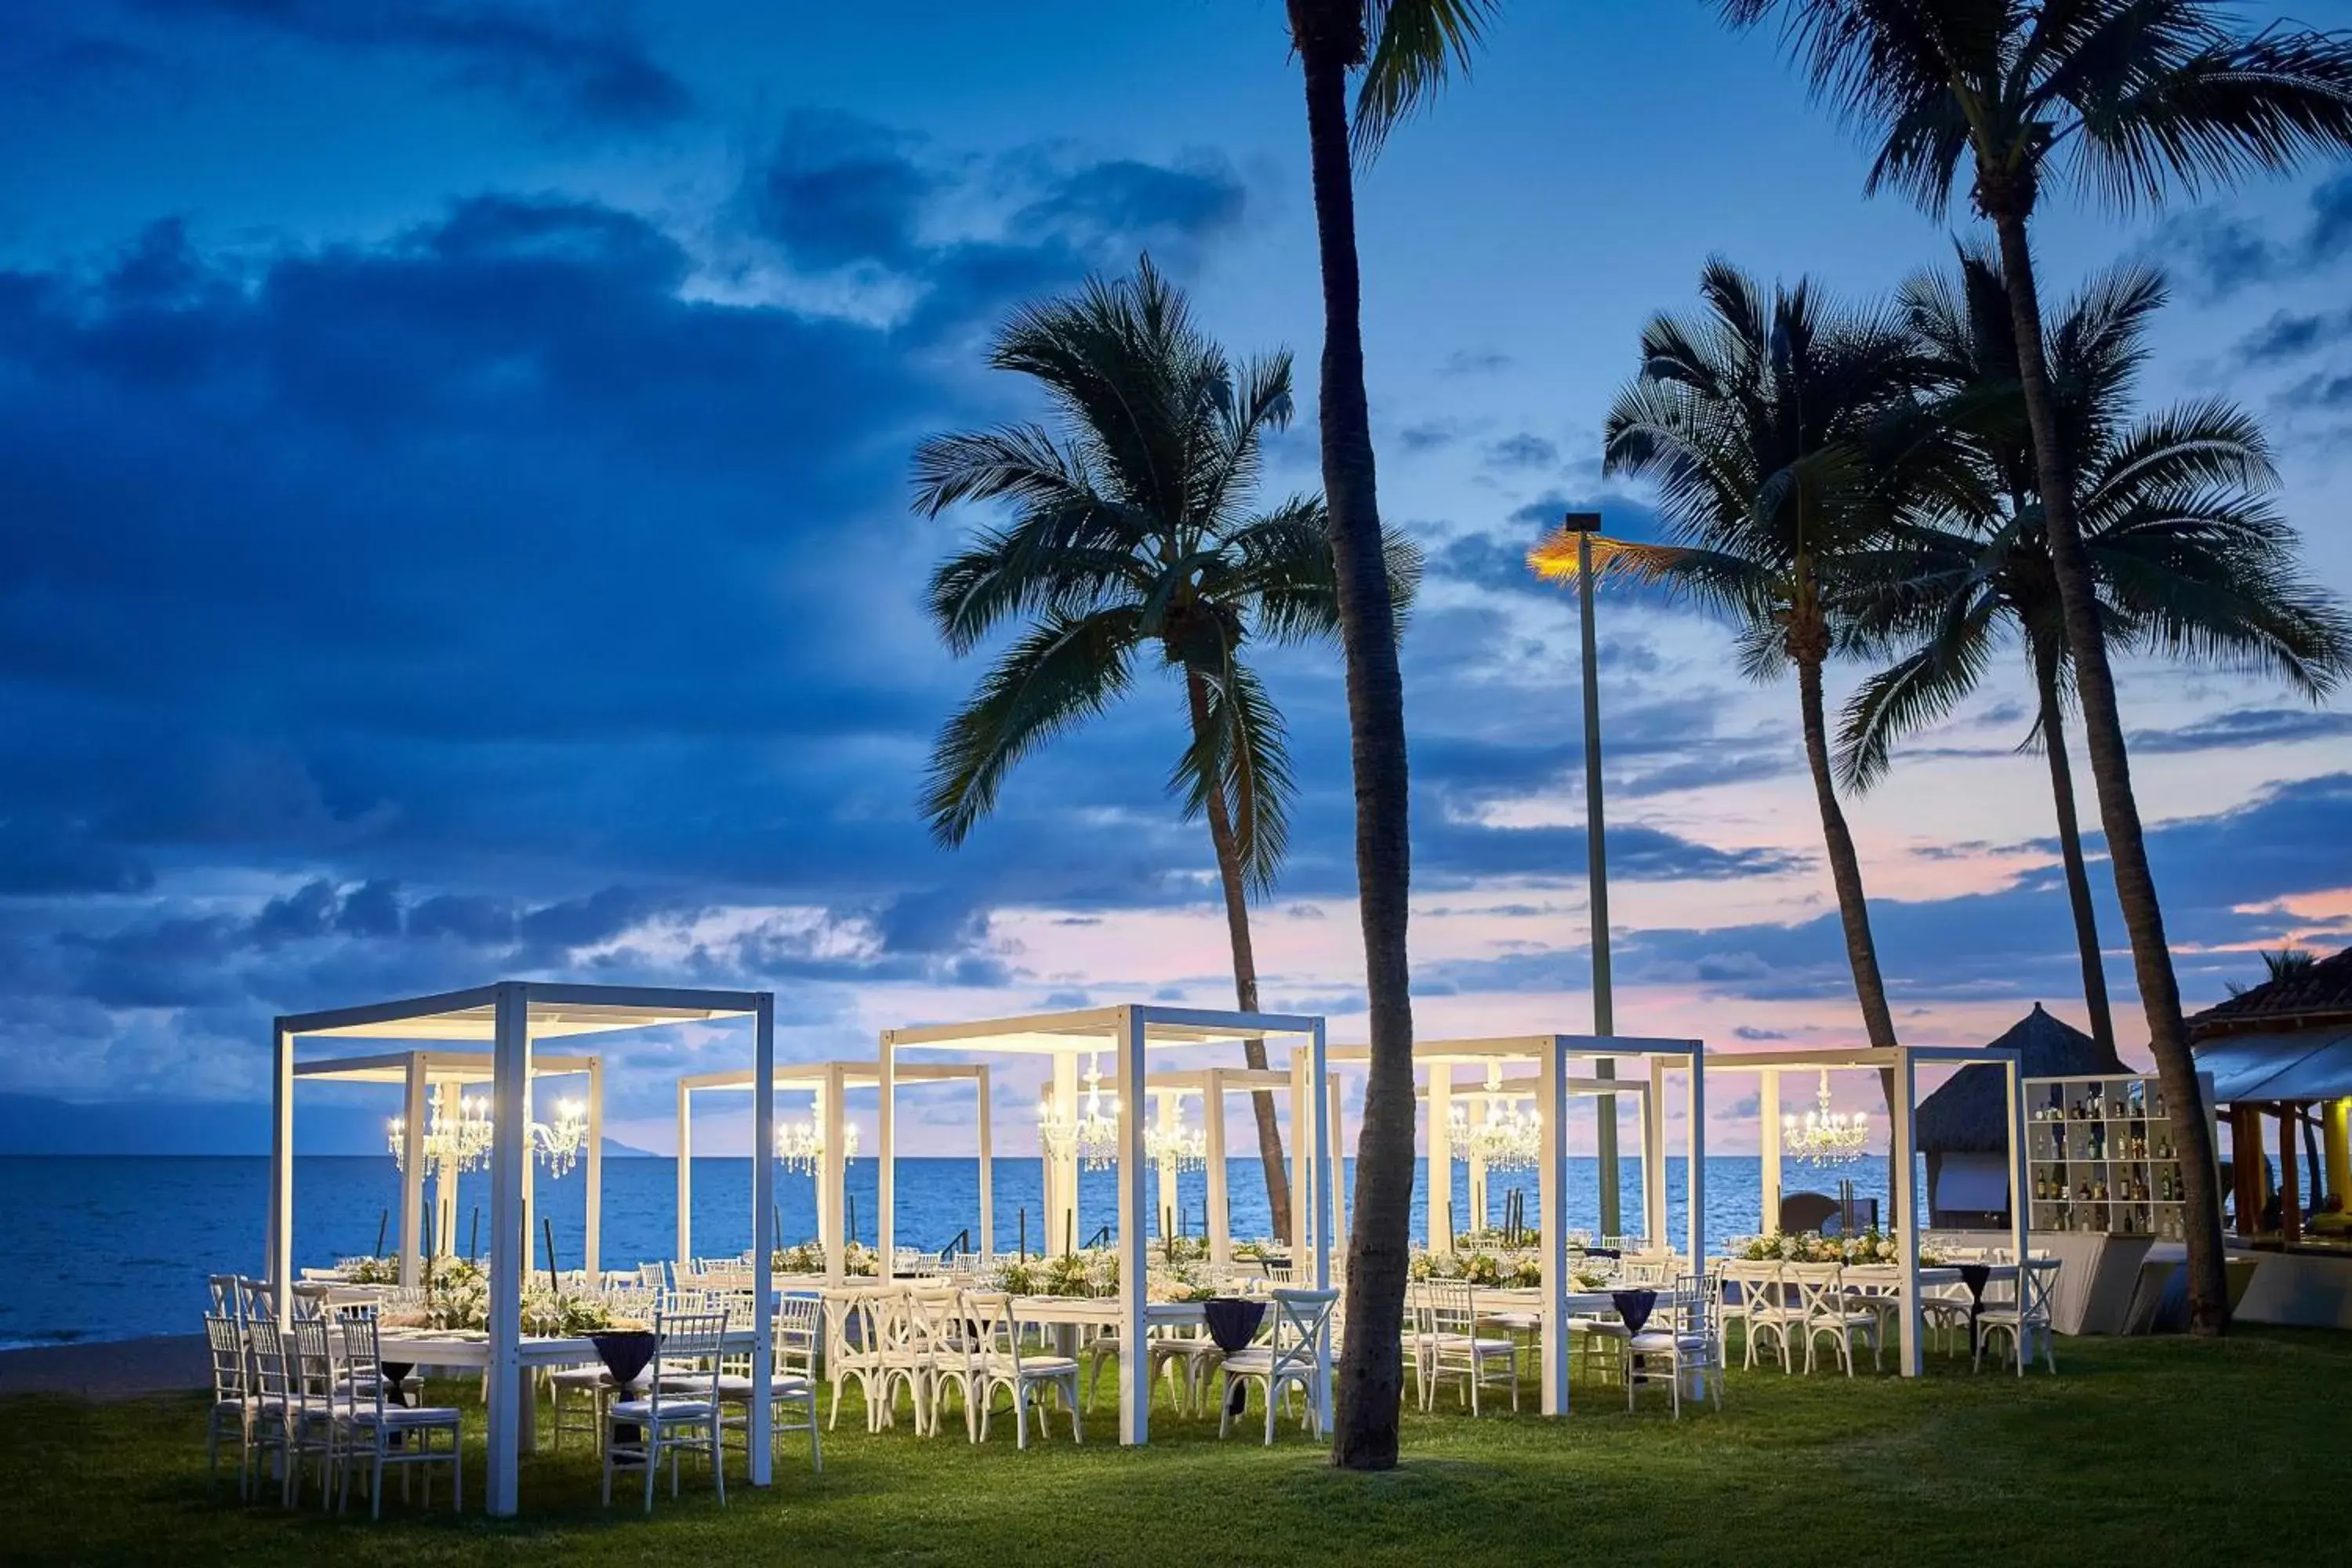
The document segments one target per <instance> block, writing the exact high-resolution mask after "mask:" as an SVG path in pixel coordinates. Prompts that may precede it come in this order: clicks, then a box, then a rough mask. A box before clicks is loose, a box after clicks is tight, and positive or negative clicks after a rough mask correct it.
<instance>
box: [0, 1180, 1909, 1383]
mask: <svg viewBox="0 0 2352 1568" xmlns="http://www.w3.org/2000/svg"><path fill="white" fill-rule="evenodd" d="M1354 1167H1355V1162H1354V1161H1352V1160H1350V1161H1349V1162H1348V1173H1349V1177H1350V1179H1351V1180H1352V1176H1353V1173H1354ZM1684 1168H1685V1160H1684V1159H1683V1158H1681V1157H1680V1156H1674V1157H1670V1158H1669V1159H1668V1160H1667V1162H1666V1181H1667V1203H1666V1208H1667V1225H1668V1228H1669V1231H1670V1233H1671V1234H1672V1235H1674V1236H1677V1237H1678V1236H1681V1235H1683V1234H1684V1231H1685V1226H1686V1224H1687V1219H1686V1213H1687V1210H1686V1205H1685V1202H1684V1198H1683V1194H1684V1191H1685V1184H1684ZM1886 1170H1887V1166H1886V1162H1885V1159H1884V1158H1883V1157H1871V1158H1867V1159H1864V1160H1861V1161H1857V1162H1856V1163H1854V1164H1853V1166H1851V1167H1848V1168H1846V1169H1844V1170H1843V1171H1840V1172H1837V1173H1820V1174H1819V1175H1818V1176H1811V1177H1809V1176H1808V1175H1807V1174H1805V1173H1799V1172H1794V1171H1792V1172H1791V1173H1790V1175H1789V1177H1788V1179H1787V1187H1788V1190H1790V1191H1792V1192H1793V1191H1796V1190H1798V1189H1799V1188H1800V1187H1801V1186H1804V1185H1807V1184H1811V1185H1815V1186H1833V1185H1834V1182H1835V1178H1836V1177H1837V1176H1844V1177H1847V1178H1849V1179H1851V1180H1853V1182H1854V1184H1855V1189H1856V1191H1857V1192H1858V1193H1859V1194H1862V1195H1864V1196H1874V1197H1877V1198H1879V1199H1880V1200H1881V1204H1882V1208H1884V1207H1885V1196H1886ZM1428 1172H1429V1166H1428V1162H1427V1161H1426V1160H1425V1159H1423V1160H1416V1162H1415V1180H1414V1187H1413V1213H1412V1227H1413V1236H1414V1239H1415V1240H1416V1241H1419V1240H1423V1239H1424V1238H1423V1222H1424V1219H1425V1216H1426V1215H1427V1202H1426V1194H1427V1182H1428ZM877 1175H878V1166H877V1162H875V1161H874V1160H871V1159H861V1160H854V1161H852V1162H850V1165H849V1170H848V1173H847V1192H848V1198H849V1202H850V1205H851V1207H852V1209H853V1210H854V1212H855V1223H856V1228H855V1232H854V1234H855V1235H856V1237H859V1238H860V1239H862V1240H865V1241H866V1242H868V1243H871V1242H872V1241H873V1240H874V1239H875V1214H876V1210H875V1200H876V1191H877ZM1532 1176H1533V1173H1532V1172H1524V1171H1523V1172H1515V1173H1496V1174H1495V1175H1494V1176H1493V1177H1491V1178H1490V1180H1489V1184H1488V1185H1489V1206H1490V1208H1491V1210H1492V1215H1491V1217H1492V1219H1493V1220H1494V1221H1496V1222H1499V1221H1500V1219H1501V1218H1502V1215H1503V1208H1504V1204H1505V1202H1506V1201H1507V1200H1506V1194H1508V1193H1510V1192H1512V1191H1514V1190H1518V1191H1523V1192H1525V1194H1526V1197H1525V1200H1524V1202H1525V1204H1526V1206H1527V1209H1528V1215H1529V1217H1530V1218H1532V1217H1533V1214H1534V1209H1535V1203H1536V1194H1535V1184H1534V1182H1533V1180H1532ZM1620 1176H1621V1181H1620V1193H1621V1202H1622V1213H1623V1215H1624V1216H1625V1221H1626V1225H1627V1227H1628V1228H1629V1229H1638V1228H1639V1226H1640V1223H1641V1215H1642V1212H1643V1211H1642V1181H1643V1170H1642V1162H1641V1160H1640V1159H1639V1158H1637V1157H1628V1158H1627V1159H1626V1160H1624V1162H1623V1163H1622V1168H1621V1171H1620ZM1207 1180H1208V1178H1207V1174H1206V1173H1204V1172H1200V1171H1193V1172H1187V1173H1184V1174H1183V1175H1182V1176H1181V1177H1180V1178H1179V1180H1178V1183H1177V1194H1176V1198H1175V1205H1176V1207H1177V1208H1178V1209H1179V1210H1180V1211H1181V1215H1182V1216H1183V1217H1182V1220H1181V1229H1183V1230H1185V1231H1188V1232H1191V1233H1194V1234H1197V1233H1198V1232H1199V1231H1200V1230H1201V1229H1202V1223H1203V1221H1202V1215H1203V1214H1204V1212H1205V1207H1206V1204H1207V1201H1208V1199H1207ZM1760 1180H1761V1176H1760V1169H1759V1162H1758V1160H1757V1157H1756V1156H1755V1155H1752V1154H1747V1155H1738V1154H1729V1155H1725V1154H1718V1155H1711V1156H1709V1157H1708V1159H1707V1163H1706V1219H1707V1235H1708V1237H1709V1245H1710V1247H1711V1248H1713V1247H1720V1246H1721V1244H1722V1242H1723V1240H1724V1239H1725V1238H1727V1237H1733V1236H1741V1235H1748V1234H1752V1233H1753V1232H1755V1231H1757V1230H1758V1229H1759V1228H1761V1225H1760V1220H1761V1214H1760V1210H1759V1183H1760ZM1116 1181H1117V1172H1116V1171H1112V1170H1102V1171H1088V1172H1084V1173H1081V1175H1080V1178H1079V1196H1078V1212H1079V1226H1080V1235H1079V1240H1080V1241H1081V1242H1082V1243H1083V1242H1084V1241H1085V1240H1086V1239H1087V1237H1089V1236H1091V1235H1093V1234H1094V1233H1095V1232H1096V1231H1097V1229H1098V1228H1099V1227H1100V1226H1103V1225H1105V1224H1107V1223H1108V1224H1115V1223H1116V1221H1117V1218H1118V1193H1117V1187H1116ZM1228 1183H1229V1188H1230V1192H1231V1204H1232V1211H1233V1233H1234V1237H1236V1238H1245V1237H1260V1236H1264V1235H1265V1234H1266V1233H1267V1231H1268V1228H1269V1226H1268V1221H1267V1208H1266V1201H1265V1178H1264V1176H1263V1173H1262V1170H1261V1167H1260V1165H1259V1163H1258V1162H1257V1161H1256V1160H1255V1159H1254V1158H1235V1159H1234V1160H1232V1161H1231V1162H1230V1163H1229V1176H1228ZM1468 1183H1469V1177H1468V1172H1467V1168H1466V1167H1465V1166H1462V1165H1459V1164H1457V1165H1456V1166H1455V1167H1454V1205H1455V1210H1454V1212H1455V1213H1456V1215H1462V1214H1464V1213H1465V1212H1466V1210H1467V1207H1468V1202H1469V1198H1468ZM1157 1185H1158V1183H1157V1178H1156V1176H1155V1178H1154V1181H1153V1188H1154V1191H1153V1194H1152V1205H1151V1206H1152V1213H1151V1215H1150V1221H1149V1223H1150V1229H1151V1234H1152V1235H1153V1236H1154V1237H1157V1236H1159V1234H1160V1211H1161V1209H1162V1208H1163V1207H1164V1206H1166V1203H1167V1200H1166V1199H1165V1197H1164V1196H1163V1195H1162V1194H1159V1193H1158V1191H1157ZM814 1189H815V1184H814V1181H813V1180H812V1179H811V1178H809V1177H807V1176H805V1175H794V1174H789V1173H782V1174H780V1175H779V1177H778V1179H777V1182H776V1206H777V1218H778V1221H779V1225H780V1230H779V1235H780V1237H781V1238H782V1241H783V1242H784V1243H785V1244H786V1245H790V1244H792V1243H793V1242H797V1241H801V1240H804V1239H808V1238H811V1237H814V1236H815V1234H816V1196H815V1190H814ZM586 1190H587V1184H586V1177H585V1167H584V1166H583V1167H581V1168H580V1169H576V1170H574V1171H573V1172H572V1173H570V1174H568V1175H565V1176H563V1177H561V1178H550V1177H548V1176H547V1175H546V1174H545V1173H544V1172H541V1173H540V1175H539V1177H538V1179H537V1184H536V1192H537V1198H538V1206H537V1213H536V1214H535V1215H534V1220H537V1219H541V1218H543V1219H545V1220H547V1221H549V1222H551V1224H552V1226H553V1227H554V1232H555V1249H556V1258H557V1262H558V1264H559V1266H560V1267H562V1268H577V1267H579V1266H580V1263H581V1258H582V1251H581V1248H582V1243H583V1237H584V1226H585V1208H584V1199H585V1194H586ZM268 1192H269V1161H268V1158H267V1157H266V1156H260V1155H234V1154H218V1155H205V1154H190V1155H40V1156H28V1155H7V1156H0V1214H5V1215H6V1216H7V1218H6V1220H5V1223H0V1238H5V1243H6V1250H7V1253H8V1255H9V1256H11V1257H15V1258H20V1259H23V1260H26V1262H27V1263H29V1264H31V1265H32V1266H31V1267H28V1268H24V1269H22V1270H20V1272H19V1274H18V1277H17V1279H16V1281H15V1282H14V1288H13V1289H10V1290H9V1291H7V1292H5V1293H0V1348H18V1347H23V1346H27V1345H43V1344H63V1343H74V1342H89V1341H109V1340H123V1339H133V1338H139V1337H142V1336H144V1335H149V1334H189V1333H195V1332H198V1331H201V1329H202V1324H201V1322H200V1321H199V1319H200V1318H201V1316H202V1314H203V1311H204V1307H205V1276H206V1275H208V1274H228V1273H241V1274H258V1273H259V1272H260V1271H261V1268H262V1253H263V1235H264V1226H265V1223H266V1217H267V1212H268ZM994 1195H995V1205H994V1206H995V1210H996V1215H995V1218H996V1238H995V1239H996V1245H997V1247H998V1248H999V1249H1000V1250H1003V1251H1011V1250H1013V1248H1014V1247H1015V1246H1016V1245H1017V1244H1018V1243H1019V1241H1020V1240H1021V1239H1022V1236H1023V1231H1024V1225H1025V1227H1026V1235H1027V1240H1028V1244H1029V1247H1030V1250H1032V1251H1033V1252H1034V1251H1036V1250H1039V1249H1040V1248H1041V1247H1043V1246H1044V1244H1045V1237H1044V1236H1043V1234H1042V1232H1043V1229H1044V1225H1043V1219H1042V1213H1043V1205H1042V1172H1041V1169H1040V1166H1039V1163H1038V1161H1037V1160H1036V1159H1035V1158H1034V1156H1032V1157H1027V1158H1021V1157H1012V1156H1000V1157H999V1158H998V1159H997V1161H996V1163H995V1194H994ZM979 1198H980V1175H979V1165H978V1162H977V1161H975V1160H973V1159H971V1158H970V1157H964V1158H960V1159H959V1158H925V1159H911V1158H910V1159H906V1160H902V1161H900V1162H899V1180H898V1241H899V1243H900V1244H901V1245H904V1246H910V1247H926V1248H932V1249H937V1248H942V1247H946V1246H948V1245H949V1244H950V1242H951V1241H954V1240H955V1239H956V1237H958V1235H959V1233H961V1231H963V1230H964V1229H965V1228H966V1227H970V1228H971V1231H972V1233H973V1239H974V1240H975V1242H976V1241H977V1238H978V1233H979ZM1566 1198H1567V1202H1566V1214H1567V1223H1568V1224H1569V1226H1570V1228H1572V1229H1582V1230H1588V1231H1596V1230H1597V1229H1598V1226H1599V1202H1600V1180H1599V1170H1598V1165H1597V1163H1596V1162H1595V1161H1594V1160H1593V1159H1592V1158H1591V1156H1579V1157H1572V1158H1571V1159H1570V1162H1569V1190H1568V1193H1567V1194H1566ZM399 1201H400V1184H399V1177H398V1175H397V1173H395V1172H394V1168H393V1164H392V1162H391V1160H389V1159H388V1158H386V1157H384V1156H383V1155H359V1154H352V1155H338V1154H308V1155H302V1156H299V1157H298V1158H297V1159H296V1160H295V1162H294V1241H295V1258H294V1262H295V1266H296V1268H325V1267H327V1266H329V1265H331V1264H332V1263H334V1262H335V1261H336V1260H337V1259H339V1258H348V1257H352V1256H353V1255H355V1254H360V1253H366V1252H371V1251H373V1250H374V1248H375V1246H376V1238H377V1236H378V1232H379V1226H381V1227H382V1231H383V1236H384V1237H385V1240H384V1247H385V1248H386V1249H387V1250H390V1249H391V1248H393V1247H396V1246H397V1236H398V1216H397V1206H396V1205H398V1203H399ZM488 1207H489V1180H488V1175H487V1174H486V1173H474V1174H471V1175H468V1176H466V1177H464V1178H463V1179H462V1180H461V1181H460V1183H459V1185H458V1200H457V1214H458V1225H459V1233H458V1235H457V1237H455V1238H454V1240H455V1243H456V1245H455V1246H454V1247H451V1246H447V1245H446V1243H445V1247H444V1250H449V1251H455V1252H457V1253H459V1254H465V1253H467V1252H469V1251H470V1252H478V1251H481V1250H483V1249H484V1248H486V1247H487V1237H482V1236H481V1235H480V1234H479V1227H480V1226H482V1225H483V1224H484V1223H485V1222H484V1221H483V1220H479V1219H477V1218H476V1215H478V1214H479V1215H485V1216H486V1215H487V1214H488ZM533 1228H534V1230H536V1229H537V1228H538V1227H537V1226H536V1224H534V1226H533ZM676 1239H677V1161H676V1160H675V1159H674V1158H670V1157H667V1156H628V1157H615V1158H610V1159H608V1160H607V1161H606V1162H605V1163H604V1248H603V1262H604V1267H606V1268H625V1267H629V1266H632V1265H634V1264H636V1263H638V1262H641V1261H650V1260H653V1259H656V1258H668V1257H670V1256H671V1255H672V1253H673V1251H674V1250H675V1246H676ZM693 1240H694V1250H695V1252H696V1253H697V1254H698V1255H699V1256H703V1257H724V1256H730V1255H732V1254H736V1253H740V1252H742V1251H744V1250H745V1249H746V1248H748V1247H750V1245H751V1160H750V1159H749V1158H748V1157H744V1156H723V1155H713V1156H708V1157H698V1158H697V1159H696V1160H695V1162H694V1235H693ZM541 1245H542V1244H541V1243H538V1242H537V1241H536V1240H535V1241H534V1247H533V1254H532V1258H531V1262H532V1266H533V1267H534V1268H538V1267H543V1266H544V1261H545V1259H544V1255H543V1253H542V1252H541V1250H540V1247H541Z"/></svg>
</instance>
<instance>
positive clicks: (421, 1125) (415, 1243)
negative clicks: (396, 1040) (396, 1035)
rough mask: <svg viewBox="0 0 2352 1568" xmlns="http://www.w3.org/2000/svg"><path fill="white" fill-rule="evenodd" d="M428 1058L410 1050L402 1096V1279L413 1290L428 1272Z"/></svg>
mask: <svg viewBox="0 0 2352 1568" xmlns="http://www.w3.org/2000/svg"><path fill="white" fill-rule="evenodd" d="M426 1060H427V1058H426V1057H425V1053H424V1052H422V1051H411V1052H409V1053H408V1068H407V1072H406V1075H405V1079H404V1083H403V1085H402V1089H401V1096H400V1126H401V1131H400V1282H401V1284H402V1285H403V1286H404V1287H407V1288H409V1289H415V1286H416V1285H417V1283H418V1282H419V1280H420V1279H421V1278H422V1276H423V1273H424V1257H425V1246H424V1242H425V1236H424V1230H425V1115H426V1110H425V1063H426Z"/></svg>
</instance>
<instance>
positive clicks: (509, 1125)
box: [483, 980, 530, 1518]
mask: <svg viewBox="0 0 2352 1568" xmlns="http://www.w3.org/2000/svg"><path fill="white" fill-rule="evenodd" d="M494 1016H495V1024H494V1029H495V1035H494V1044H493V1050H492V1053H491V1058H490V1100H491V1113H490V1126H491V1142H490V1247H489V1253H490V1259H489V1262H490V1278H489V1305H488V1313H489V1331H490V1332H489V1340H490V1342H489V1366H488V1374H487V1376H486V1377H485V1378H484V1380H483V1381H484V1384H485V1390H484V1397H485V1402H486V1403H487V1404H488V1406H489V1409H488V1428H489V1477H488V1479H489V1487H488V1491H489V1511H490V1513H491V1514H492V1515H493V1516H494V1517H498V1518H505V1517H507V1516H509V1515H511V1514H512V1513H513V1512H514V1511H515V1507H516V1503H517V1492H518V1489H519V1485H520V1476H519V1470H520V1457H521V1453H522V1426H523V1415H524V1410H523V1401H524V1399H525V1398H526V1397H527V1395H526V1394H525V1391H524V1388H523V1382H522V1357H521V1352H522V1345H521V1339H522V1281H523V1270H524V1268H525V1267H526V1266H527V1264H528V1261H529V1260H528V1258H526V1256H525V1254H526V1252H527V1251H528V1248H529V1246H530V1243H529V1239H528V1237H526V1236H525V1234H524V1230H523V1210H522V1205H523V1193H524V1186H523V1180H524V1167H525V1166H526V1165H528V1164H529V1163H530V1118H529V1115H528V1112H529V1110H530V1100H529V1089H530V994H529V991H528V989H527V988H526V987H525V986H523V985H522V984H519V983H518V982H515V981H511V980H505V981H500V982H499V984H498V986H497V1002H496V1004H495V1008H494Z"/></svg>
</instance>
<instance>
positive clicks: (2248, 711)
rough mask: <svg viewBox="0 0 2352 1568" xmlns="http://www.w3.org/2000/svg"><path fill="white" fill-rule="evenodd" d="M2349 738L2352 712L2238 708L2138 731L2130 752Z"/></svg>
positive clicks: (2233, 748)
mask: <svg viewBox="0 0 2352 1568" xmlns="http://www.w3.org/2000/svg"><path fill="white" fill-rule="evenodd" d="M2336 735H2352V713H2335V712H2330V711H2328V710H2326V709H2324V708H2241V709H2234V710H2231V711H2229V712H2226V713H2216V714H2213V715H2211V716H2210V717H2208V718H2204V719H2199V720H2196V721H2193V722H2190V723H2187V724H2182V725H2179V726H2176V727H2175V728H2172V729H2168V730H2137V731H2133V732H2132V737H2131V749H2132V750H2133V751H2134V752H2147V753H2149V754H2151V755H2153V754H2155V753H2158V752H2211V751H2229V752H2235V751H2242V750H2244V749H2246V748H2249V747H2252V746H2268V745H2280V744H2286V743H2291V742H2296V741H2315V740H2322V739H2326V738H2328V737H2332V736H2336Z"/></svg>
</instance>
